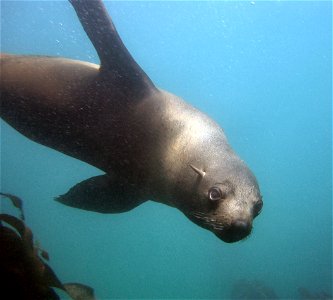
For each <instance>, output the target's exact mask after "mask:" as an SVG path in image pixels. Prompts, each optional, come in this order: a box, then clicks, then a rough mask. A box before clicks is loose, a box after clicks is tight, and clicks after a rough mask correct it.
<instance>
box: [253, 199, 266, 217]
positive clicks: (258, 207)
mask: <svg viewBox="0 0 333 300" xmlns="http://www.w3.org/2000/svg"><path fill="white" fill-rule="evenodd" d="M263 204H264V203H263V202H262V200H259V201H258V202H257V203H256V204H255V205H254V215H255V216H257V215H259V214H260V212H261V210H262V207H263Z"/></svg>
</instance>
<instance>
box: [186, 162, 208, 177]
mask: <svg viewBox="0 0 333 300" xmlns="http://www.w3.org/2000/svg"><path fill="white" fill-rule="evenodd" d="M190 167H191V169H192V170H193V171H194V172H195V173H196V174H198V175H199V176H200V178H203V177H204V176H205V175H206V172H205V171H203V170H200V169H198V168H197V167H195V166H193V165H190Z"/></svg>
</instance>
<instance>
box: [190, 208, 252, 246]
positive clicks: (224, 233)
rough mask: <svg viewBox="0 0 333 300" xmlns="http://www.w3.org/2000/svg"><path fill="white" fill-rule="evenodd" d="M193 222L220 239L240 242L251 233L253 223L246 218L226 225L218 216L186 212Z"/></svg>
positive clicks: (227, 241) (228, 241)
mask: <svg viewBox="0 0 333 300" xmlns="http://www.w3.org/2000/svg"><path fill="white" fill-rule="evenodd" d="M185 215H186V216H187V217H188V218H189V219H190V220H191V221H192V222H194V223H195V224H197V225H199V226H200V227H203V228H205V229H208V230H209V231H212V232H213V233H214V234H215V235H216V236H217V237H218V238H219V239H221V240H222V241H224V242H226V243H235V242H238V241H240V240H242V239H244V238H246V237H247V236H249V235H250V233H251V231H252V224H251V223H250V222H248V221H246V220H236V221H234V222H232V223H231V224H230V225H225V224H224V223H222V222H221V221H218V220H217V219H216V218H213V217H209V216H207V215H206V214H204V213H198V212H192V213H186V214H185Z"/></svg>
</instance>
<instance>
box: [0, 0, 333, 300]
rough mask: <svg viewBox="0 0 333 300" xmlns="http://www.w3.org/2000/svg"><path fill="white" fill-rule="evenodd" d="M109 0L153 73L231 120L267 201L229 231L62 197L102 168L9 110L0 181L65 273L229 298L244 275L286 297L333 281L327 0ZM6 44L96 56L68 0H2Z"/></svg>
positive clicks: (130, 44)
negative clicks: (28, 130) (243, 231)
mask: <svg viewBox="0 0 333 300" xmlns="http://www.w3.org/2000/svg"><path fill="white" fill-rule="evenodd" d="M106 7H107V9H108V11H109V12H110V14H111V16H112V18H113V21H114V23H115V25H116V27H117V30H118V32H119V34H120V36H121V37H122V39H123V41H124V43H125V45H126V46H127V48H128V49H129V51H130V52H131V54H132V55H133V56H134V58H135V59H136V60H137V62H138V63H139V64H140V65H141V67H142V68H143V69H144V70H145V71H146V73H147V74H148V75H149V76H150V78H151V79H152V80H153V81H154V82H155V83H156V85H157V86H159V87H161V88H163V89H166V90H168V91H170V92H172V93H174V94H177V95H179V96H181V97H183V98H184V99H185V100H186V101H188V102H189V103H191V104H192V105H194V106H196V107H197V108H199V109H200V110H202V111H203V112H205V113H207V114H208V115H209V116H210V117H212V118H213V119H214V120H216V121H217V122H218V123H219V124H220V125H221V126H222V127H223V128H224V130H225V132H226V134H227V137H228V139H229V142H230V144H231V145H232V147H233V148H234V150H235V151H236V152H237V153H238V154H239V155H240V157H241V158H242V159H244V160H245V161H246V162H247V164H248V165H249V166H250V168H251V169H252V171H253V172H254V173H255V175H256V176H257V179H258V180H259V183H260V188H261V192H262V195H263V200H264V207H263V211H262V213H261V215H260V216H259V217H258V218H257V219H256V220H255V221H254V230H253V233H252V235H251V236H250V237H249V238H247V239H246V240H244V241H241V242H238V243H234V244H226V243H224V242H222V241H221V240H219V239H218V238H217V237H216V236H214V235H213V234H212V233H210V232H209V231H206V230H204V229H202V228H200V227H198V226H196V225H194V224H193V223H192V222H191V221H189V220H188V219H187V218H186V217H185V216H184V215H183V214H182V213H181V212H180V211H178V210H176V209H174V208H171V207H168V206H165V205H162V204H158V203H154V202H152V201H148V202H146V203H144V204H142V205H141V206H139V207H137V208H136V209H134V210H132V211H130V212H128V213H124V214H115V215H102V214H98V213H93V212H88V211H83V210H78V209H74V208H70V207H66V206H63V205H61V204H59V203H57V202H55V201H54V200H53V199H54V197H55V196H58V195H60V194H63V193H65V192H66V191H67V190H68V189H69V188H70V187H72V186H73V185H75V184H76V183H78V182H80V181H82V180H84V179H87V178H89V177H91V176H94V175H97V174H101V173H102V172H101V171H100V170H97V169H95V168H93V167H91V166H89V165H87V164H85V163H83V162H81V161H78V160H76V159H74V158H71V157H68V156H65V155H63V154H61V153H59V152H56V151H54V150H52V149H49V148H46V147H44V146H41V145H39V144H36V143H34V142H32V141H30V140H28V139H27V138H25V137H23V136H22V135H20V134H19V133H18V132H16V131H15V130H13V129H12V128H11V127H9V126H8V125H7V124H6V123H4V122H1V191H2V192H7V193H12V194H16V195H18V196H20V197H21V198H22V199H23V201H24V210H25V215H26V222H27V225H28V226H29V227H30V228H31V229H32V230H33V232H34V236H35V238H36V239H38V241H39V242H40V244H41V246H42V247H43V248H44V249H46V250H47V251H48V252H49V254H50V258H51V259H50V265H51V266H52V268H53V269H54V270H55V272H56V274H57V275H58V276H59V278H60V279H61V280H62V281H63V282H73V281H74V282H81V283H84V284H88V285H90V286H92V287H93V288H94V289H95V293H96V297H97V298H98V299H111V298H179V299H181V298H191V299H192V298H202V299H209V298H219V299H224V298H225V299H228V298H230V297H231V296H232V293H233V289H234V287H235V285H237V284H238V286H241V285H239V282H240V281H239V280H249V281H251V282H254V281H256V282H257V281H258V282H261V284H264V285H266V286H268V287H270V288H272V289H274V291H275V294H276V295H277V296H278V297H280V298H286V299H287V298H288V299H297V298H299V297H300V294H299V292H298V289H299V288H300V287H303V288H306V289H308V290H309V291H311V292H313V293H317V292H320V291H323V292H325V293H330V294H332V74H331V72H332V3H331V2H330V1H296V2H289V1H269V2H261V1H255V2H254V1H252V2H250V1H246V2H245V1H244V2H243V1H242V2H235V1H230V2H222V1H221V2H218V1H216V2H209V1H206V2H194V1H187V2H167V1H160V2H136V1H135V2H122V1H117V2H106ZM1 51H2V52H9V53H17V54H40V55H52V56H63V57H68V58H74V59H80V60H84V61H90V62H95V63H98V62H99V61H98V57H97V54H96V52H95V50H94V48H93V46H92V45H91V43H90V41H89V39H88V38H87V36H86V35H85V33H84V31H83V29H82V27H81V25H80V23H79V21H78V18H77V16H76V14H75V12H74V9H73V8H72V7H71V5H70V4H69V3H68V2H66V1H1ZM41 84H42V83H41ZM10 210H11V208H10V205H7V204H6V203H5V202H4V201H3V202H2V207H1V211H3V212H4V211H7V212H8V211H10ZM240 289H241V287H240ZM244 293H246V290H245V291H244ZM263 297H265V295H264V296H263ZM267 297H268V296H267V295H266V298H267Z"/></svg>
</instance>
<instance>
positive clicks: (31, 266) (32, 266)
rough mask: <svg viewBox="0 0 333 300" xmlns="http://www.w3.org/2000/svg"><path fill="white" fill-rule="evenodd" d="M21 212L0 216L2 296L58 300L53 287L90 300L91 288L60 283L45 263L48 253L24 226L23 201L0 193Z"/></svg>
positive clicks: (73, 296)
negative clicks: (16, 214)
mask: <svg viewBox="0 0 333 300" xmlns="http://www.w3.org/2000/svg"><path fill="white" fill-rule="evenodd" d="M0 195H1V196H2V197H1V199H3V198H7V199H9V200H10V201H11V202H12V204H13V206H14V207H16V208H17V209H18V210H19V212H20V217H19V218H17V217H15V216H12V215H9V214H4V213H1V214H0V245H1V247H0V276H1V295H3V296H4V295H7V297H8V295H10V298H11V299H27V300H46V299H47V300H58V299H60V298H59V296H58V294H57V293H56V292H55V290H54V289H53V288H58V289H61V290H63V291H64V292H66V293H67V294H68V295H69V296H70V297H71V298H72V299H74V300H83V299H85V300H93V299H95V298H94V292H93V289H92V288H91V287H88V286H86V285H83V284H79V283H70V284H63V283H62V282H61V281H60V280H59V278H58V277H57V275H56V274H55V273H54V271H53V270H52V268H51V267H50V266H49V265H48V264H47V263H46V261H48V260H49V254H48V252H46V251H45V250H43V249H42V248H41V247H40V245H39V243H34V238H33V233H32V231H31V229H30V228H29V227H28V226H26V224H25V222H24V220H25V217H24V212H23V201H22V200H21V199H20V198H19V197H17V196H15V195H12V194H5V193H0Z"/></svg>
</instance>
